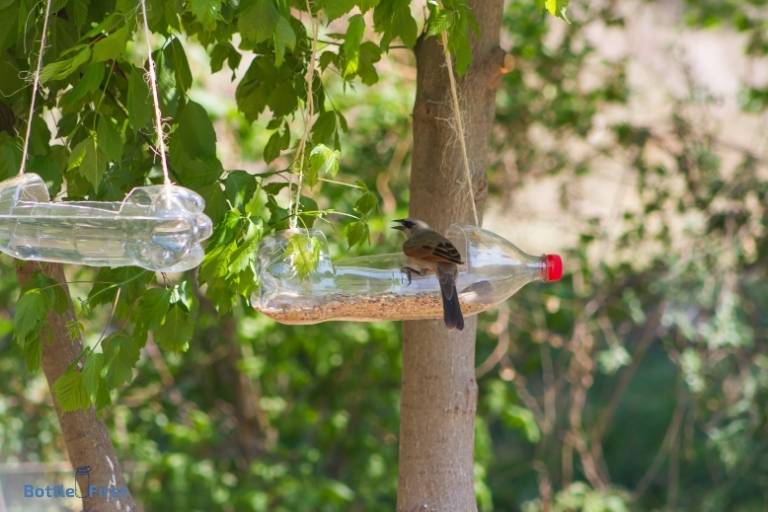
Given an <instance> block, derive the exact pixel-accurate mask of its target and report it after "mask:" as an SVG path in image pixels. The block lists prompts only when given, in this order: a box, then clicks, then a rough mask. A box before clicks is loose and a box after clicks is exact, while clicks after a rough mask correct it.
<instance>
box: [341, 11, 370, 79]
mask: <svg viewBox="0 0 768 512" xmlns="http://www.w3.org/2000/svg"><path fill="white" fill-rule="evenodd" d="M364 31H365V20H364V19H363V16H362V15H361V14H356V15H355V16H352V17H351V18H349V26H348V27H347V33H346V35H345V37H344V44H342V45H341V53H342V55H343V56H344V61H345V64H344V69H343V71H342V75H343V76H344V78H350V77H353V76H354V75H355V74H357V69H358V66H359V63H360V43H361V42H362V40H363V32H364Z"/></svg>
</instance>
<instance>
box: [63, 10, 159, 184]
mask: <svg viewBox="0 0 768 512" xmlns="http://www.w3.org/2000/svg"><path fill="white" fill-rule="evenodd" d="M49 2H50V0H49ZM139 3H140V4H141V19H142V21H143V22H144V40H145V41H146V44H147V63H148V65H149V71H148V72H147V74H148V76H149V88H150V90H151V91H152V104H153V106H154V109H155V132H156V134H157V153H158V154H159V155H160V165H161V166H162V168H163V182H164V184H165V186H166V187H170V186H171V178H170V174H169V173H168V162H167V161H166V159H165V153H166V149H165V136H164V135H163V117H162V114H161V113H160V99H159V98H158V94H157V75H156V74H155V60H154V59H153V58H152V45H151V44H150V41H151V35H150V31H149V22H148V21H147V3H146V1H145V0H139Z"/></svg>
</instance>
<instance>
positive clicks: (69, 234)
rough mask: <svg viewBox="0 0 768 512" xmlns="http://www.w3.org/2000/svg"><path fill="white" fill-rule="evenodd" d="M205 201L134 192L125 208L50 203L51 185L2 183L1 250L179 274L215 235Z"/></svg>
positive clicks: (178, 190) (160, 189) (24, 180)
mask: <svg viewBox="0 0 768 512" xmlns="http://www.w3.org/2000/svg"><path fill="white" fill-rule="evenodd" d="M204 207H205V202H204V201H203V198H202V197H200V196H199V195H198V194H197V193H195V192H193V191H192V190H189V189H186V188H184V187H179V186H175V185H170V186H165V185H152V186H147V187H137V188H134V189H133V190H132V191H131V192H130V193H129V194H128V197H126V198H125V200H123V201H113V202H107V201H72V202H61V203H58V202H51V201H50V197H49V196H48V188H47V187H46V186H45V182H44V181H43V180H42V179H41V178H40V176H38V175H37V174H31V173H28V174H24V175H21V176H18V177H16V178H12V179H8V180H5V181H3V182H0V251H2V252H4V253H6V254H9V255H11V256H13V257H15V258H19V259H22V260H35V261H52V262H57V263H75V264H80V265H91V266H109V267H119V266H125V265H136V266H140V267H143V268H145V269H148V270H155V271H165V272H181V271H184V270H189V269H191V268H194V267H196V266H198V265H199V264H200V262H201V261H202V260H203V256H204V253H203V248H202V246H201V245H200V243H201V242H202V241H204V240H205V239H206V238H208V237H209V236H210V235H211V219H209V218H208V217H207V216H206V215H205V214H204V213H203V209H204Z"/></svg>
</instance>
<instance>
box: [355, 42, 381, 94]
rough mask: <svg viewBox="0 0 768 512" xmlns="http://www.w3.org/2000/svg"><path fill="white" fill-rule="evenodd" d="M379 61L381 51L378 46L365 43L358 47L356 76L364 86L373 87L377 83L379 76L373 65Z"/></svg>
mask: <svg viewBox="0 0 768 512" xmlns="http://www.w3.org/2000/svg"><path fill="white" fill-rule="evenodd" d="M379 60H381V49H380V48H379V47H378V45H376V44H374V43H372V42H370V41H366V42H364V43H363V44H362V45H360V56H359V58H358V69H357V74H358V75H360V79H361V80H362V81H363V83H364V84H365V85H373V84H375V83H376V82H378V81H379V74H378V73H377V72H376V67H375V66H374V64H375V63H376V62H379Z"/></svg>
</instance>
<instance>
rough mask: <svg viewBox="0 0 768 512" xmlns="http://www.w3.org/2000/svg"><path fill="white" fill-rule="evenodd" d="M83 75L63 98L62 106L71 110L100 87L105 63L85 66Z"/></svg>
mask: <svg viewBox="0 0 768 512" xmlns="http://www.w3.org/2000/svg"><path fill="white" fill-rule="evenodd" d="M84 69H85V71H84V72H83V76H81V77H80V79H79V80H78V81H77V82H75V84H74V86H73V87H72V88H71V89H70V90H69V91H67V92H66V93H65V94H64V96H63V97H62V98H61V108H62V109H63V110H69V109H72V108H74V107H75V105H77V104H78V103H79V102H80V101H81V100H83V99H84V98H86V97H87V96H88V94H90V93H92V92H93V91H95V90H97V89H98V88H99V85H101V81H102V80H103V79H104V64H101V63H98V64H89V65H87V66H86V67H85V68H84Z"/></svg>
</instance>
